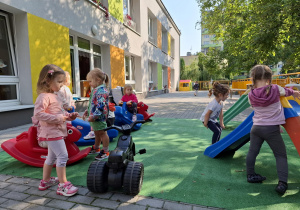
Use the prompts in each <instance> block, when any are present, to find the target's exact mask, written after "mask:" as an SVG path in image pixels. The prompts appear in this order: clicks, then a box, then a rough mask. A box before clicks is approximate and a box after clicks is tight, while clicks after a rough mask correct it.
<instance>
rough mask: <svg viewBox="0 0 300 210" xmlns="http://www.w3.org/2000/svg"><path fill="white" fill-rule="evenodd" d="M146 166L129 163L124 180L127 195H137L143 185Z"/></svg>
mask: <svg viewBox="0 0 300 210" xmlns="http://www.w3.org/2000/svg"><path fill="white" fill-rule="evenodd" d="M143 177H144V165H143V164H142V163H139V162H133V161H129V163H128V165H127V168H126V170H125V174H124V179H123V188H124V192H125V193H126V194H130V195H137V194H138V193H139V192H140V190H141V188H142V184H143Z"/></svg>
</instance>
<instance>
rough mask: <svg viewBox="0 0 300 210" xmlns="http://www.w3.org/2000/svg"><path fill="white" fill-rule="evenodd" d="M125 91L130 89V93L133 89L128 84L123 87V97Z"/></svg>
mask: <svg viewBox="0 0 300 210" xmlns="http://www.w3.org/2000/svg"><path fill="white" fill-rule="evenodd" d="M127 89H130V90H131V91H133V88H132V86H131V85H129V84H126V85H124V88H123V95H125V94H126V90H127Z"/></svg>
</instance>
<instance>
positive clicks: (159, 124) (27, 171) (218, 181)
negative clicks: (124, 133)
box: [0, 118, 300, 209]
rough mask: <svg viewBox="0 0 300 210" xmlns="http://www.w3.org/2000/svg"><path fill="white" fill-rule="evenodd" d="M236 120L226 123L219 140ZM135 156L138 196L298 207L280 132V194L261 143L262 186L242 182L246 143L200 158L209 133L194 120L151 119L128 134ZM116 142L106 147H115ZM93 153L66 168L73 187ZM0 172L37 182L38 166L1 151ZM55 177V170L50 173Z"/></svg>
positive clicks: (295, 179)
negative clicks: (283, 174)
mask: <svg viewBox="0 0 300 210" xmlns="http://www.w3.org/2000/svg"><path fill="white" fill-rule="evenodd" d="M239 123H240V122H230V123H229V124H228V125H227V129H226V130H224V131H223V132H222V137H224V136H226V135H227V134H229V133H230V132H231V131H232V130H233V129H234V128H235V127H237V125H238V124H239ZM132 136H133V139H134V141H135V144H136V149H137V150H139V149H142V148H146V149H147V153H146V154H143V155H137V156H135V161H138V162H142V163H143V164H144V167H145V174H144V183H143V186H142V190H141V192H140V195H144V196H152V197H155V198H161V199H167V200H173V201H180V202H185V203H192V204H199V205H203V206H211V207H219V208H226V209H299V208H300V204H299V198H300V193H299V187H300V176H299V174H300V167H299V166H300V158H299V155H298V153H297V151H296V148H295V147H294V145H293V143H292V141H291V140H290V138H289V136H288V134H287V133H286V132H284V133H283V134H282V136H283V138H284V141H285V143H286V147H287V153H288V162H289V189H288V191H287V193H286V194H285V195H284V196H279V195H278V194H277V193H276V192H275V190H274V189H275V186H276V184H277V182H278V180H277V173H276V163H275V158H274V156H273V154H272V151H271V149H270V148H269V146H268V145H267V144H266V143H265V144H264V145H263V146H262V149H261V152H260V154H259V156H258V158H257V161H256V172H257V173H260V174H262V175H264V176H266V177H267V180H266V181H264V183H263V184H250V183H248V182H247V181H246V166H245V159H246V155H247V152H248V148H249V143H248V144H246V145H244V146H243V147H242V148H240V149H239V150H238V151H237V152H236V153H235V154H234V155H231V156H226V157H220V158H216V159H212V158H209V157H207V156H205V155H203V153H204V150H205V149H206V148H207V147H208V146H209V145H210V144H211V137H212V132H211V131H210V130H208V129H206V128H205V127H204V126H203V124H202V123H201V122H200V121H199V120H191V119H163V118H154V119H153V122H151V123H146V124H144V125H143V126H142V128H141V129H140V130H139V131H136V132H133V133H132ZM115 146H116V140H115V141H114V142H113V143H110V149H113V148H115ZM93 158H94V155H89V156H88V157H87V158H85V159H83V160H81V161H80V162H78V163H76V164H73V165H71V166H68V167H67V177H68V179H69V180H70V181H71V182H72V183H73V184H75V185H82V186H86V173H87V170H88V167H89V165H90V163H91V162H92V161H93ZM0 161H1V163H2V164H1V166H0V173H1V174H10V175H15V176H24V177H31V178H41V177H42V168H35V167H31V166H28V165H25V164H23V163H21V162H19V161H17V160H15V159H14V158H12V157H10V156H9V155H8V154H6V153H5V152H1V153H0ZM53 175H55V170H53Z"/></svg>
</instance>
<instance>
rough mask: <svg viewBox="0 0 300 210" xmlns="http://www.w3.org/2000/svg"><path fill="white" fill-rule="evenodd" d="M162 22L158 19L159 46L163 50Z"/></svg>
mask: <svg viewBox="0 0 300 210" xmlns="http://www.w3.org/2000/svg"><path fill="white" fill-rule="evenodd" d="M161 33H162V31H161V22H160V21H159V20H158V19H157V46H158V48H160V49H161V46H162V36H161Z"/></svg>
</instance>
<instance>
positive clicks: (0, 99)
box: [0, 12, 19, 106]
mask: <svg viewBox="0 0 300 210" xmlns="http://www.w3.org/2000/svg"><path fill="white" fill-rule="evenodd" d="M9 26H10V24H9V19H8V15H6V14H4V13H1V12H0V105H2V104H6V106H7V103H12V102H13V103H16V104H19V91H18V90H19V78H18V75H17V69H16V64H15V55H14V50H13V42H12V36H11V31H10V27H9Z"/></svg>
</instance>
